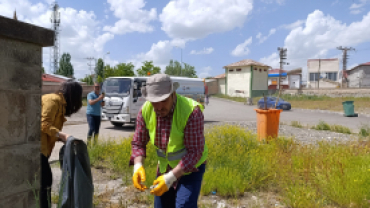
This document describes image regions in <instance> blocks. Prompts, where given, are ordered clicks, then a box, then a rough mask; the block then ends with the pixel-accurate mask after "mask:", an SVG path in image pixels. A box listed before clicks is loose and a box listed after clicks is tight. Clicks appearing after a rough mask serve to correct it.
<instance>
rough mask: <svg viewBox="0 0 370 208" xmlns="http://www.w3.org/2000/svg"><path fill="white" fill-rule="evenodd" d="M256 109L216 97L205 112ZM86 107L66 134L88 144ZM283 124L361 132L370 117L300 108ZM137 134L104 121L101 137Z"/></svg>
mask: <svg viewBox="0 0 370 208" xmlns="http://www.w3.org/2000/svg"><path fill="white" fill-rule="evenodd" d="M254 109H255V106H247V105H244V104H243V103H237V102H230V101H227V100H221V99H216V98H211V99H210V104H209V105H208V106H206V109H205V111H204V118H205V123H211V122H220V121H256V112H255V111H254ZM85 113H86V107H83V108H82V109H81V110H80V112H79V113H77V114H75V115H74V116H72V117H71V118H68V122H67V124H77V125H66V126H65V127H64V129H63V131H64V132H66V133H69V134H72V135H74V136H75V137H76V138H80V139H83V140H84V141H86V134H87V130H88V126H87V124H86V115H85ZM280 118H281V119H280V120H281V122H287V123H290V122H291V121H300V122H301V123H302V124H309V125H315V124H317V123H318V122H319V121H320V120H323V121H326V122H327V123H329V124H339V125H343V126H347V127H349V128H351V129H352V130H354V131H358V129H359V127H360V126H361V124H370V118H369V117H358V118H348V117H343V116H342V115H340V114H336V113H321V112H310V111H303V110H299V109H296V110H295V109H293V110H290V111H284V112H283V113H282V114H281V117H280ZM133 132H134V127H133V126H132V125H127V126H123V127H119V128H118V127H114V126H112V125H111V124H110V122H102V126H101V128H100V135H101V137H104V138H119V137H128V136H130V135H131V134H132V133H133ZM61 146H62V144H61V143H59V144H56V148H55V149H54V151H53V154H52V156H51V160H55V159H57V158H58V152H59V148H60V147H61Z"/></svg>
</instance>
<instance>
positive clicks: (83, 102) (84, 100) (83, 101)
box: [82, 98, 87, 106]
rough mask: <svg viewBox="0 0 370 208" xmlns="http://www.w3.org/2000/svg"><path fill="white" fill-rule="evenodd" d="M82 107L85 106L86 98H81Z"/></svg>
mask: <svg viewBox="0 0 370 208" xmlns="http://www.w3.org/2000/svg"><path fill="white" fill-rule="evenodd" d="M82 106H87V98H82Z"/></svg>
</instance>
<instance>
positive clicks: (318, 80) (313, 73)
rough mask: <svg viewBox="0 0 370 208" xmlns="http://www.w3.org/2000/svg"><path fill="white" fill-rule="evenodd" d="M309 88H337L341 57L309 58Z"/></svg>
mask: <svg viewBox="0 0 370 208" xmlns="http://www.w3.org/2000/svg"><path fill="white" fill-rule="evenodd" d="M307 71H308V76H307V79H308V80H307V88H336V87H338V86H339V85H340V80H338V72H339V59H337V58H332V59H308V60H307Z"/></svg>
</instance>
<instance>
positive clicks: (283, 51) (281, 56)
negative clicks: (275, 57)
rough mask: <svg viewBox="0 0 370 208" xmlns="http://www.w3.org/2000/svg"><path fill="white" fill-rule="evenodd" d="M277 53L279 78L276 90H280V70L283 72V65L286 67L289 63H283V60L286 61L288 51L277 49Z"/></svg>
mask: <svg viewBox="0 0 370 208" xmlns="http://www.w3.org/2000/svg"><path fill="white" fill-rule="evenodd" d="M278 51H279V56H280V69H279V78H278V89H279V90H280V88H281V86H280V79H281V70H283V65H284V64H286V65H288V64H289V63H286V62H284V59H286V56H287V51H288V49H286V48H280V47H278Z"/></svg>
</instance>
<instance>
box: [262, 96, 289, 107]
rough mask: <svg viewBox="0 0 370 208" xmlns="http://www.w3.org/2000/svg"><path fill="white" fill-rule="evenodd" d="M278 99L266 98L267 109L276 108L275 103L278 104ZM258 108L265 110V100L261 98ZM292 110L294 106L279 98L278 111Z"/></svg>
mask: <svg viewBox="0 0 370 208" xmlns="http://www.w3.org/2000/svg"><path fill="white" fill-rule="evenodd" d="M276 99H277V98H276V97H266V101H267V109H269V108H275V103H276ZM257 105H258V108H259V109H264V108H265V100H264V98H261V99H260V100H259V101H258V104H257ZM291 108H292V105H291V104H290V103H289V102H287V101H285V100H283V99H281V98H279V101H278V103H277V104H276V109H283V110H290V109H291Z"/></svg>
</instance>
